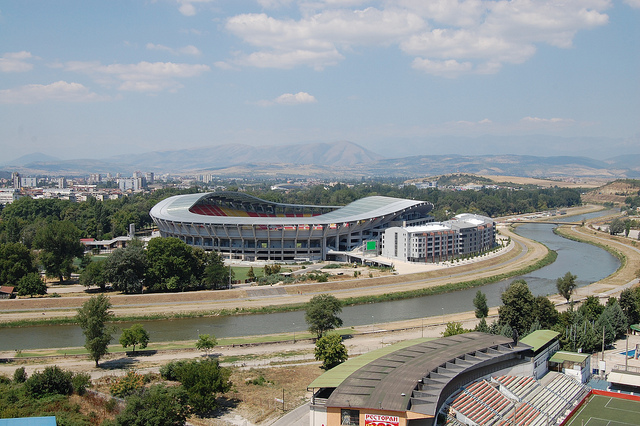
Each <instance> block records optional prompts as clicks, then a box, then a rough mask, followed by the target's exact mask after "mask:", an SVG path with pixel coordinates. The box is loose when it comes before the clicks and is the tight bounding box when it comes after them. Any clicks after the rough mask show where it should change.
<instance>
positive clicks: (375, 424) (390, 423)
mask: <svg viewBox="0 0 640 426" xmlns="http://www.w3.org/2000/svg"><path fill="white" fill-rule="evenodd" d="M364 426H400V417H398V416H385V415H382V414H365V415H364Z"/></svg>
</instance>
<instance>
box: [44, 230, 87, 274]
mask: <svg viewBox="0 0 640 426" xmlns="http://www.w3.org/2000/svg"><path fill="white" fill-rule="evenodd" d="M33 245H34V246H35V247H36V248H39V249H40V261H41V262H42V264H43V265H44V268H45V270H46V273H47V276H50V277H58V279H59V280H60V282H61V283H62V282H63V281H64V277H70V276H71V272H72V271H73V269H74V267H73V259H74V258H76V257H82V255H83V253H84V246H83V245H82V243H80V231H79V230H78V228H77V227H76V226H75V225H74V224H73V223H71V222H69V221H66V220H62V221H56V222H51V223H49V224H47V225H46V226H45V227H43V228H40V229H38V231H37V232H36V236H35V238H34V240H33Z"/></svg>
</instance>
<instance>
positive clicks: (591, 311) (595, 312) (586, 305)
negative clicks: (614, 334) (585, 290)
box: [578, 296, 604, 322]
mask: <svg viewBox="0 0 640 426" xmlns="http://www.w3.org/2000/svg"><path fill="white" fill-rule="evenodd" d="M578 312H580V313H581V314H582V315H583V316H584V318H585V319H586V320H587V321H590V322H594V321H596V320H597V319H598V318H599V317H600V315H601V314H602V312H604V306H602V305H601V304H600V299H598V298H597V297H595V296H587V298H586V300H585V301H584V302H582V305H580V307H579V308H578Z"/></svg>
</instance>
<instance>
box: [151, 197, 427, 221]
mask: <svg viewBox="0 0 640 426" xmlns="http://www.w3.org/2000/svg"><path fill="white" fill-rule="evenodd" d="M205 199H221V200H224V201H230V200H231V201H237V202H242V203H248V204H253V205H273V206H279V207H290V208H303V207H307V208H319V209H325V210H326V209H328V208H334V209H335V210H333V211H330V212H328V213H324V214H320V215H317V216H311V217H244V216H208V215H202V214H197V213H193V212H191V211H190V210H189V209H190V208H191V207H193V206H194V205H195V204H196V203H198V202H200V201H204V200H205ZM415 207H424V208H425V209H426V210H427V211H429V210H430V209H431V208H432V205H431V203H428V202H425V201H416V200H407V199H401V198H392V197H381V196H374V197H366V198H362V199H360V200H356V201H354V202H352V203H350V204H348V205H346V206H343V207H337V206H309V205H297V204H280V203H274V202H271V201H267V200H261V199H259V198H256V197H252V196H250V195H247V194H242V193H237V192H209V193H204V194H187V195H176V196H173V197H169V198H167V199H165V200H162V201H160V202H159V203H158V204H156V205H155V206H154V207H153V208H152V209H151V212H150V213H151V216H152V217H156V218H158V219H163V220H172V221H180V222H188V223H204V224H239V225H253V224H259V225H262V224H264V225H307V224H308V225H325V224H327V225H328V224H333V223H343V222H354V221H358V220H367V219H374V218H379V217H383V216H387V215H393V214H397V213H398V212H400V211H403V210H406V209H409V208H415Z"/></svg>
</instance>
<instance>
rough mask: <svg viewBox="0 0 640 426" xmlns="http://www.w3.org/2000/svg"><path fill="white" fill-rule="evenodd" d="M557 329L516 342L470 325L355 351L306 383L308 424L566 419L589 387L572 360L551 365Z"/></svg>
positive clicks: (500, 423) (541, 424) (459, 425)
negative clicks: (460, 330) (470, 328)
mask: <svg viewBox="0 0 640 426" xmlns="http://www.w3.org/2000/svg"><path fill="white" fill-rule="evenodd" d="M557 336H558V333H555V332H553V331H549V330H538V331H536V332H534V333H532V334H531V335H529V336H527V337H526V338H524V339H522V340H521V341H520V342H517V341H514V340H513V339H511V338H507V337H503V336H496V335H491V334H485V333H480V332H471V333H465V334H459V335H456V336H450V337H443V338H440V339H429V338H421V339H415V340H408V341H402V342H399V343H396V344H393V345H390V346H385V347H382V348H380V349H376V350H374V351H371V352H368V353H366V354H363V355H360V356H358V357H353V358H350V359H349V360H348V361H346V362H344V363H342V364H340V365H338V366H337V367H334V368H333V369H330V370H328V371H327V372H325V373H324V374H323V375H321V376H320V377H318V378H317V379H315V380H314V381H313V382H312V383H310V384H309V387H308V388H309V390H310V391H312V392H313V397H312V400H311V404H310V405H309V410H310V413H309V415H310V417H309V424H310V425H318V426H320V425H325V426H343V425H364V426H436V425H449V426H484V425H486V426H509V425H514V426H550V425H557V424H562V422H563V421H565V419H567V418H568V417H570V416H571V415H572V414H573V413H574V412H576V410H577V409H578V408H579V407H580V404H581V402H582V401H584V398H585V397H586V396H587V395H589V394H590V389H589V388H588V386H585V385H584V384H583V383H582V382H581V380H576V378H575V376H574V375H570V374H569V373H573V372H575V369H574V366H573V364H572V365H567V366H566V368H562V372H555V371H549V370H548V369H547V366H548V365H549V366H550V364H553V363H552V361H553V357H551V355H553V354H554V352H556V350H557V348H558V337H557ZM575 355H580V354H575ZM550 357H551V358H550ZM587 358H590V357H589V356H587ZM539 366H542V367H543V368H542V370H540V368H539ZM537 373H539V374H541V375H542V377H541V378H540V379H536V377H535V376H536V375H537ZM585 424H586V423H585ZM605 424H607V423H605ZM613 424H614V423H611V425H613ZM616 425H618V424H617V423H616ZM603 426H604V424H603Z"/></svg>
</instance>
